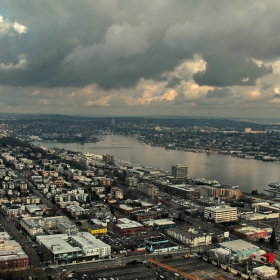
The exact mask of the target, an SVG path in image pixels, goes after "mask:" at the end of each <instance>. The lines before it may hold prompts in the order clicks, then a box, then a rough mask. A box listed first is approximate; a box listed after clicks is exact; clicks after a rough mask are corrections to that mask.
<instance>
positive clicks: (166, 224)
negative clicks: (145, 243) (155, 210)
mask: <svg viewBox="0 0 280 280" xmlns="http://www.w3.org/2000/svg"><path fill="white" fill-rule="evenodd" d="M154 227H155V228H158V229H163V228H170V227H176V223H175V222H173V221H171V220H167V219H159V220H155V221H154Z"/></svg>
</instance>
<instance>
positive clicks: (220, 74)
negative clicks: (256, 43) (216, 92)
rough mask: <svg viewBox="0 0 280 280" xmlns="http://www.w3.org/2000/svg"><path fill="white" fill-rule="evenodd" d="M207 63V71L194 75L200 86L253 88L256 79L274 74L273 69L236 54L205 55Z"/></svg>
mask: <svg viewBox="0 0 280 280" xmlns="http://www.w3.org/2000/svg"><path fill="white" fill-rule="evenodd" d="M203 58H204V60H205V61H206V62H207V66H206V70H205V71H200V72H198V73H196V74H194V76H193V78H194V80H195V82H196V83H198V84H200V85H209V86H216V87H225V86H235V85H241V86H251V85H255V83H256V79H257V78H260V77H262V76H264V75H266V74H268V73H272V68H271V67H266V66H265V65H264V64H262V65H261V66H258V65H257V63H256V62H254V61H253V60H252V59H251V58H246V57H245V56H244V55H240V54H235V53H214V54H205V55H203Z"/></svg>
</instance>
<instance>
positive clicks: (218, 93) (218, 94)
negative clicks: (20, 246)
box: [206, 88, 232, 98]
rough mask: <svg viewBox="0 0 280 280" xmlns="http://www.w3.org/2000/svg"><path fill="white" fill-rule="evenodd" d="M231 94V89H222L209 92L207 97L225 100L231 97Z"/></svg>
mask: <svg viewBox="0 0 280 280" xmlns="http://www.w3.org/2000/svg"><path fill="white" fill-rule="evenodd" d="M231 94H232V93H231V90H230V89H229V88H222V89H219V88H215V89H213V90H208V92H207V94H206V97H207V98H225V97H228V96H230V95H231Z"/></svg>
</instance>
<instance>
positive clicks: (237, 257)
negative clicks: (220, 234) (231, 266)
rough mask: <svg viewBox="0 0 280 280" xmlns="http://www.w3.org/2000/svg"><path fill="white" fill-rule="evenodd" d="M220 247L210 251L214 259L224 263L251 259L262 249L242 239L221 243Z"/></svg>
mask: <svg viewBox="0 0 280 280" xmlns="http://www.w3.org/2000/svg"><path fill="white" fill-rule="evenodd" d="M218 247H219V248H217V249H211V250H209V254H210V256H212V257H214V258H219V260H220V261H221V262H223V263H227V262H230V261H241V260H246V259H249V258H251V257H252V255H253V254H258V253H259V252H260V250H261V249H260V247H258V246H256V245H254V244H251V243H249V242H246V241H244V240H241V239H237V240H233V241H227V242H222V243H219V244H218Z"/></svg>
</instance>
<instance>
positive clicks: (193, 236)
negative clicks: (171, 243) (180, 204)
mask: <svg viewBox="0 0 280 280" xmlns="http://www.w3.org/2000/svg"><path fill="white" fill-rule="evenodd" d="M166 233H167V234H168V236H170V237H172V238H174V239H176V240H178V241H179V242H181V243H183V244H185V245H187V246H191V247H195V246H204V245H208V244H212V235H210V234H209V233H205V232H203V233H201V232H199V231H198V230H195V229H194V228H189V229H188V230H187V229H180V228H168V229H167V230H166Z"/></svg>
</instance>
